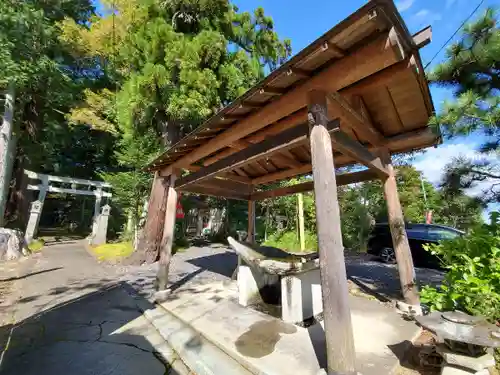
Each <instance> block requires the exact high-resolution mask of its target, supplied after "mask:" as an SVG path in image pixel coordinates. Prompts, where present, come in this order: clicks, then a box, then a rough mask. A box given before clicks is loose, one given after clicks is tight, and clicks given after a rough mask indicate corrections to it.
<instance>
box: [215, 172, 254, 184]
mask: <svg viewBox="0 0 500 375" xmlns="http://www.w3.org/2000/svg"><path fill="white" fill-rule="evenodd" d="M217 177H219V178H222V179H224V180H230V181H236V182H241V183H244V184H251V183H252V179H251V178H250V177H248V176H245V175H243V174H242V175H237V174H234V173H231V172H227V173H221V174H218V175H217Z"/></svg>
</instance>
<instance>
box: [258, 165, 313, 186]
mask: <svg viewBox="0 0 500 375" xmlns="http://www.w3.org/2000/svg"><path fill="white" fill-rule="evenodd" d="M311 171H312V168H311V164H305V165H303V166H301V167H298V168H293V169H286V170H284V171H279V172H274V173H270V174H268V175H265V176H261V177H257V178H254V179H253V180H252V184H253V185H261V184H267V183H270V182H273V181H280V180H284V179H286V178H289V177H295V176H300V175H303V174H306V173H311Z"/></svg>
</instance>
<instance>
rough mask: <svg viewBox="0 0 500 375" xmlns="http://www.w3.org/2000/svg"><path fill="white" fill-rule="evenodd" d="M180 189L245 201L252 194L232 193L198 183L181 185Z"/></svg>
mask: <svg viewBox="0 0 500 375" xmlns="http://www.w3.org/2000/svg"><path fill="white" fill-rule="evenodd" d="M178 190H179V191H184V192H188V193H195V194H202V195H210V196H213V197H223V198H228V199H237V200H244V201H247V200H248V199H249V197H250V195H246V194H241V193H231V192H228V191H225V190H221V189H216V188H211V187H205V186H198V185H190V186H188V187H186V188H182V187H181V188H179V189H178Z"/></svg>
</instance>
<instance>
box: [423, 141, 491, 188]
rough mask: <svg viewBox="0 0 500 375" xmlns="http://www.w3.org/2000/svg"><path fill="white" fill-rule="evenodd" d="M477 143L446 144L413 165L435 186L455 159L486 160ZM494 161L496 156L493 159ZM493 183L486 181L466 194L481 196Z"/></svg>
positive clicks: (431, 150) (432, 149)
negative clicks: (460, 157) (477, 149)
mask: <svg viewBox="0 0 500 375" xmlns="http://www.w3.org/2000/svg"><path fill="white" fill-rule="evenodd" d="M476 148H477V144H475V143H457V144H445V145H442V146H439V147H437V148H430V149H428V150H427V151H426V152H425V153H424V154H423V155H421V156H419V157H417V158H416V160H415V162H414V163H413V165H414V166H415V168H416V169H417V170H419V171H421V172H422V173H423V175H424V177H425V178H426V179H427V180H428V181H429V182H431V183H432V184H434V185H436V186H437V185H438V184H439V183H440V182H441V177H442V175H443V170H444V167H445V166H446V165H447V164H449V163H450V162H451V161H452V160H453V159H454V158H456V157H459V156H463V157H466V158H469V159H473V160H474V159H475V160H484V159H485V156H484V155H483V154H480V153H478V152H477V151H476V150H475V149H476ZM491 158H492V159H494V156H492V157H491ZM491 184H492V182H491V181H484V182H481V183H478V184H476V185H475V186H474V187H472V188H470V189H468V190H467V191H466V193H467V194H468V195H471V196H477V195H480V194H481V193H482V192H483V191H484V190H486V189H488V188H489V187H490V186H491Z"/></svg>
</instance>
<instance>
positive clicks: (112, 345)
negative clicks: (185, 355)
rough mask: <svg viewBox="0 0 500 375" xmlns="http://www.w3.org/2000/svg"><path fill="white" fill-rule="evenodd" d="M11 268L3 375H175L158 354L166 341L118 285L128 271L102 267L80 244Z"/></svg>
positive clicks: (1, 331) (2, 333) (1, 335)
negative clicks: (169, 374)
mask: <svg viewBox="0 0 500 375" xmlns="http://www.w3.org/2000/svg"><path fill="white" fill-rule="evenodd" d="M11 268H13V269H14V270H12V269H11V272H10V273H9V272H8V277H7V278H4V279H3V280H9V281H3V282H2V284H5V283H10V285H9V286H10V288H11V293H10V296H9V297H7V298H6V299H4V301H3V310H2V313H1V315H2V318H3V319H2V320H3V326H2V327H1V328H0V339H1V341H0V342H1V343H2V352H3V355H2V364H1V367H0V373H1V374H12V375H14V374H16V375H17V374H23V375H31V374H33V375H35V374H37V375H38V374H40V373H43V374H48V375H58V374H71V375H87V374H88V375H91V374H92V375H101V374H110V375H111V374H116V375H119V374H120V375H128V374H130V375H132V374H139V373H145V374H153V375H154V374H158V375H163V374H165V373H167V371H166V367H165V365H164V363H163V362H162V361H160V359H159V358H158V356H157V354H156V353H155V349H154V347H155V345H157V344H159V343H162V342H163V340H162V338H161V336H159V335H158V332H157V331H156V330H155V329H154V328H153V327H152V326H151V325H150V324H149V323H148V322H147V321H146V320H145V318H144V317H143V316H142V311H141V310H140V309H139V306H138V305H137V303H136V302H137V301H136V299H134V298H133V297H132V295H131V294H133V292H132V291H131V290H130V288H129V287H127V285H126V284H125V283H123V282H117V280H119V279H121V278H123V273H122V272H121V271H123V270H120V269H119V268H118V269H117V268H116V267H110V266H104V265H99V264H98V263H97V262H96V261H95V260H94V259H93V258H92V257H91V256H90V255H89V254H88V253H87V252H86V251H85V249H84V248H83V246H82V245H81V244H80V243H66V244H58V245H52V246H49V247H46V248H45V249H44V250H43V253H42V254H36V255H35V256H33V257H32V258H29V259H28V260H27V261H25V262H22V263H21V264H20V265H19V267H17V269H16V267H11ZM4 275H5V274H4ZM142 302H144V301H142ZM6 347H7V350H4V349H5V348H6Z"/></svg>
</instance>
